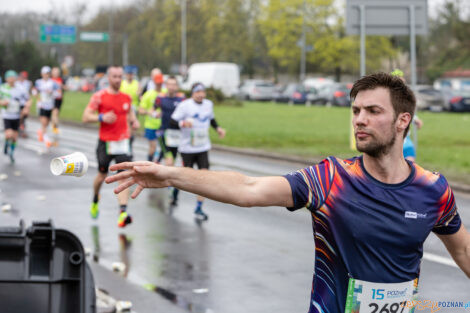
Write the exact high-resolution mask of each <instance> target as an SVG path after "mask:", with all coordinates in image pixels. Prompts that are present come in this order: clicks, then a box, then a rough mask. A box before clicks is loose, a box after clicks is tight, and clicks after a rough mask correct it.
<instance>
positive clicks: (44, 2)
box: [0, 0, 467, 18]
mask: <svg viewBox="0 0 470 313" xmlns="http://www.w3.org/2000/svg"><path fill="white" fill-rule="evenodd" d="M149 1H150V0H149ZM465 1H467V0H464V1H463V3H465ZM76 2H81V3H83V2H86V3H87V6H88V12H87V16H86V17H87V18H90V17H92V16H93V15H94V14H95V13H96V12H97V11H98V10H99V8H100V7H103V6H106V7H109V6H110V5H111V3H112V4H114V5H115V6H119V5H123V4H130V3H132V2H133V0H86V1H85V0H81V1H72V0H65V1H64V0H13V1H12V0H0V12H10V13H17V12H24V11H36V12H42V13H44V12H47V11H49V10H50V9H51V8H52V7H55V8H60V9H63V8H64V9H65V11H67V9H68V8H70V6H72V4H73V3H76ZM444 2H445V0H428V6H429V14H430V15H432V16H434V14H435V12H436V7H437V6H439V5H442V3H444ZM61 11H62V10H61Z"/></svg>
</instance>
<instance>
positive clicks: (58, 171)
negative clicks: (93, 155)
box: [51, 152, 88, 177]
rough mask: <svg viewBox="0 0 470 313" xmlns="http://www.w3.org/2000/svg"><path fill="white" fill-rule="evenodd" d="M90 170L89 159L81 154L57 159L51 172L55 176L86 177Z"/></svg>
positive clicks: (52, 163) (52, 164)
mask: <svg viewBox="0 0 470 313" xmlns="http://www.w3.org/2000/svg"><path fill="white" fill-rule="evenodd" d="M87 170H88V159H87V157H86V155H84V154H83V153H81V152H74V153H72V154H69V155H65V156H61V157H58V158H55V159H53V160H52V161H51V172H52V174H54V175H55V176H60V175H63V176H77V177H81V176H83V175H85V173H86V172H87Z"/></svg>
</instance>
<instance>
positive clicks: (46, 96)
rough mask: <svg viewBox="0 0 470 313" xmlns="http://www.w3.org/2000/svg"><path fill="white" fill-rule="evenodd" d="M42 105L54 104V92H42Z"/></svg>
mask: <svg viewBox="0 0 470 313" xmlns="http://www.w3.org/2000/svg"><path fill="white" fill-rule="evenodd" d="M41 103H44V104H46V103H47V104H51V103H54V98H53V96H52V92H50V91H44V92H41Z"/></svg>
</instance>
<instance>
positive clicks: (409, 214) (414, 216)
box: [405, 211, 428, 219]
mask: <svg viewBox="0 0 470 313" xmlns="http://www.w3.org/2000/svg"><path fill="white" fill-rule="evenodd" d="M427 215H428V214H427V213H424V214H422V213H417V212H411V211H406V212H405V218H412V219H418V218H426V216H427Z"/></svg>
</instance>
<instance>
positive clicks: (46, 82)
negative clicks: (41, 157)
mask: <svg viewBox="0 0 470 313" xmlns="http://www.w3.org/2000/svg"><path fill="white" fill-rule="evenodd" d="M41 76H42V78H41V79H38V80H37V81H36V83H35V90H34V92H35V93H39V99H38V100H37V102H36V103H37V107H38V108H39V121H40V122H41V128H40V129H39V130H38V139H39V141H41V142H42V141H44V143H45V144H46V147H48V148H49V147H51V146H52V142H51V140H50V138H49V136H48V135H47V128H48V127H49V122H50V121H51V116H52V110H53V109H54V94H55V93H56V92H57V91H58V90H59V88H60V87H59V85H57V83H56V82H54V81H53V80H52V79H51V68H50V67H49V66H43V67H42V68H41Z"/></svg>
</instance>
